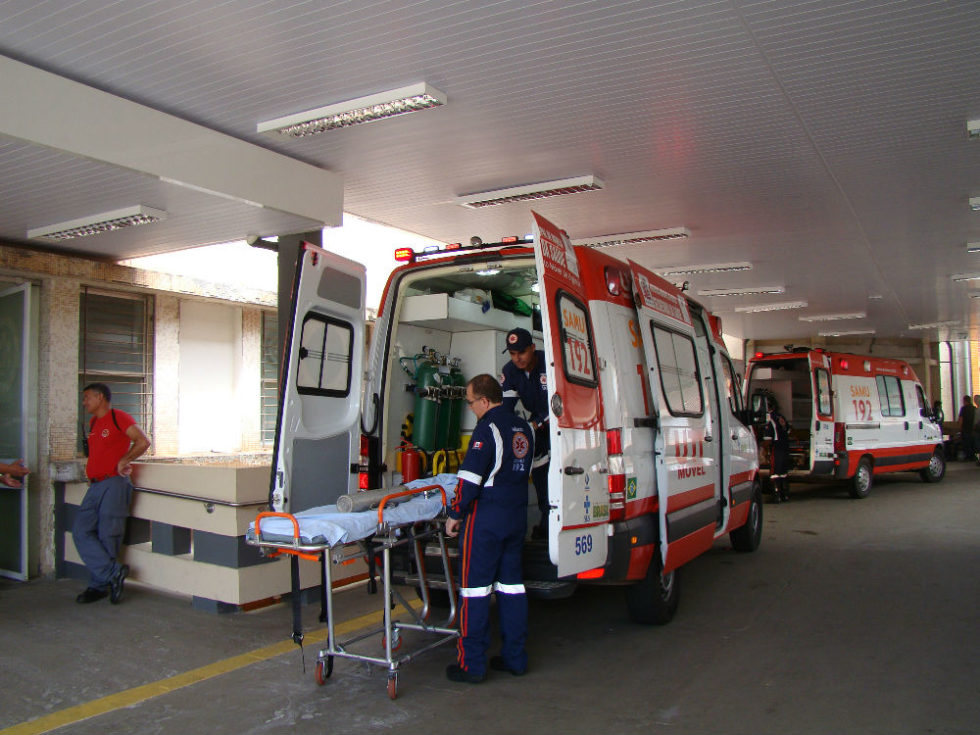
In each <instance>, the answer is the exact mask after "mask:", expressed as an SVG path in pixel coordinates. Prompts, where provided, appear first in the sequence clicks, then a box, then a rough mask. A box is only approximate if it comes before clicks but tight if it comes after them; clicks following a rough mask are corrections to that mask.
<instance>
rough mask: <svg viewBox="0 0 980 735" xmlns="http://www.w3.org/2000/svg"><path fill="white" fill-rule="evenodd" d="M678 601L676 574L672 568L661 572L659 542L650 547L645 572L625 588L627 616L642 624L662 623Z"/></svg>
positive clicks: (678, 579)
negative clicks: (647, 565)
mask: <svg viewBox="0 0 980 735" xmlns="http://www.w3.org/2000/svg"><path fill="white" fill-rule="evenodd" d="M679 601H680V575H679V573H678V571H677V570H676V569H675V570H674V571H672V572H670V573H669V574H663V561H662V560H661V558H660V548H659V544H658V545H657V546H655V547H654V552H653V559H651V560H650V566H649V568H648V569H647V575H646V577H644V578H643V579H641V580H640V581H639V582H637V583H635V584H632V585H630V586H629V587H627V588H626V606H627V607H628V608H629V614H630V619H631V620H632V621H633V622H634V623H641V624H643V625H666V624H667V623H669V622H670V621H671V618H673V617H674V613H675V612H677V603H678V602H679Z"/></svg>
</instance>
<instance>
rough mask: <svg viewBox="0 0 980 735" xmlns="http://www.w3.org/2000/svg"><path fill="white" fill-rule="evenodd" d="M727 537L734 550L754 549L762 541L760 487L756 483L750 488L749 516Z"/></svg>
mask: <svg viewBox="0 0 980 735" xmlns="http://www.w3.org/2000/svg"><path fill="white" fill-rule="evenodd" d="M728 537H729V538H730V539H731V541H732V548H733V549H735V551H755V550H756V549H758V548H759V544H760V543H761V541H762V488H760V487H759V484H758V483H756V484H755V486H754V487H753V488H752V500H751V504H750V505H749V517H748V518H747V519H746V520H745V525H744V526H740V527H739V528H736V529H735V530H734V531H732V532H731V533H730V534H728Z"/></svg>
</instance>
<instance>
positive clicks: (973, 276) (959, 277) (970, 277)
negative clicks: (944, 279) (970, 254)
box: [950, 273, 980, 281]
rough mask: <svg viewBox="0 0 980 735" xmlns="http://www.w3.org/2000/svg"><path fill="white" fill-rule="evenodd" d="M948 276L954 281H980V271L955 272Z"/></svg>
mask: <svg viewBox="0 0 980 735" xmlns="http://www.w3.org/2000/svg"><path fill="white" fill-rule="evenodd" d="M950 278H952V279H953V280H954V281H980V273H956V274H955V275H952V276H950Z"/></svg>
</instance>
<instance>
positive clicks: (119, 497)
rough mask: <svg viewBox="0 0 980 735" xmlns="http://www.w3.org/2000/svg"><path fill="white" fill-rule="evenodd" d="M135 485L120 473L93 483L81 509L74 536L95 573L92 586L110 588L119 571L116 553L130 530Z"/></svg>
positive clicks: (83, 556)
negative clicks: (129, 517) (128, 528)
mask: <svg viewBox="0 0 980 735" xmlns="http://www.w3.org/2000/svg"><path fill="white" fill-rule="evenodd" d="M132 498H133V484H132V483H131V482H130V481H129V478H128V477H123V476H121V475H117V476H116V477H110V478H108V479H105V480H102V481H100V482H93V483H92V484H91V485H90V486H89V489H88V492H86V493H85V498H84V499H83V500H82V504H81V505H80V506H79V508H78V514H77V515H76V516H75V523H74V525H73V526H72V536H74V539H75V548H76V549H78V555H79V556H80V557H82V561H83V562H85V566H86V568H87V569H88V571H89V575H90V576H91V581H90V582H89V586H90V587H94V588H95V589H99V590H101V589H106V588H107V587H108V586H109V580H110V579H112V577H113V575H114V574H115V573H116V572H117V571H118V569H119V564H118V563H117V562H116V555H117V554H118V553H119V546H120V544H121V543H122V538H123V533H124V532H125V530H126V517H127V516H128V515H129V503H130V501H131V500H132Z"/></svg>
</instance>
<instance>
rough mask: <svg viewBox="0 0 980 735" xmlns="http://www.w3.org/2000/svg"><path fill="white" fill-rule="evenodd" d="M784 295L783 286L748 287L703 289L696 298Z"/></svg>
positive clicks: (784, 288) (784, 289)
mask: <svg viewBox="0 0 980 735" xmlns="http://www.w3.org/2000/svg"><path fill="white" fill-rule="evenodd" d="M781 293H786V287H785V286H754V287H753V286H750V287H748V288H703V289H701V290H700V291H698V296H765V295H768V294H781Z"/></svg>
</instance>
